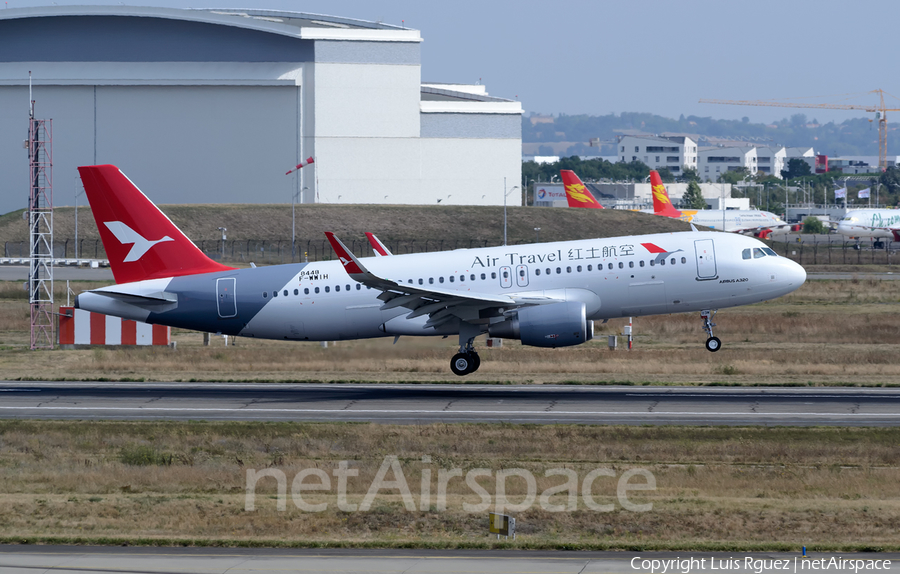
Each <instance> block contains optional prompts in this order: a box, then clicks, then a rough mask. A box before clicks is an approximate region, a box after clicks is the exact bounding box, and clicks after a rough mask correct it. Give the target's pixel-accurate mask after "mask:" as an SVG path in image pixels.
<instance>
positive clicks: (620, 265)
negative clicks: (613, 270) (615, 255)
mask: <svg viewBox="0 0 900 574" xmlns="http://www.w3.org/2000/svg"><path fill="white" fill-rule="evenodd" d="M624 268H625V264H624V263H622V262H621V261H619V269H624Z"/></svg>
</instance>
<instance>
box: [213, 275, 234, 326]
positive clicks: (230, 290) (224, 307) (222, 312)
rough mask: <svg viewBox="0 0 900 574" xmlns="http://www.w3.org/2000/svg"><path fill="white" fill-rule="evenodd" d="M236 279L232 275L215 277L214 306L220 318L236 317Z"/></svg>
mask: <svg viewBox="0 0 900 574" xmlns="http://www.w3.org/2000/svg"><path fill="white" fill-rule="evenodd" d="M235 282H236V279H235V278H234V277H222V278H221V279H216V308H217V309H218V311H219V318H220V319H230V318H231V317H237V299H236V298H235V296H234V287H235Z"/></svg>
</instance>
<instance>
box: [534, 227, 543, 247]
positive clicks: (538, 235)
mask: <svg viewBox="0 0 900 574" xmlns="http://www.w3.org/2000/svg"><path fill="white" fill-rule="evenodd" d="M534 242H535V243H540V242H541V228H540V227H535V228H534Z"/></svg>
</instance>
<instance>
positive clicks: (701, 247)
mask: <svg viewBox="0 0 900 574" xmlns="http://www.w3.org/2000/svg"><path fill="white" fill-rule="evenodd" d="M694 252H695V255H696V258H697V280H698V281H706V280H709V279H716V278H717V277H718V275H717V274H716V249H715V246H714V244H713V240H712V239H698V240H696V241H694Z"/></svg>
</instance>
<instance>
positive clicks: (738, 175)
mask: <svg viewBox="0 0 900 574" xmlns="http://www.w3.org/2000/svg"><path fill="white" fill-rule="evenodd" d="M749 173H750V172H749V171H747V168H746V167H742V168H739V169H730V170H728V171H726V172H725V173H723V174H722V175H720V176H719V181H721V182H722V183H730V184H731V185H734V184H736V183H740V182H741V181H743V179H744V178H745V177H747V175H748V174H749Z"/></svg>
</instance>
